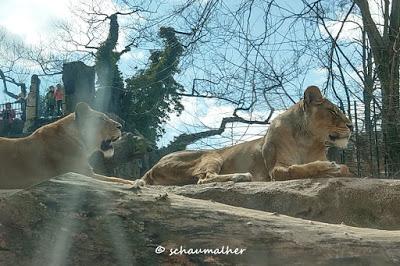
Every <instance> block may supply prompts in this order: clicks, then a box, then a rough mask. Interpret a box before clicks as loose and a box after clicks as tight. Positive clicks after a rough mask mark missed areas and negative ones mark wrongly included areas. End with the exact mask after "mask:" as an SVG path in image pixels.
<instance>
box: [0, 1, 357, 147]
mask: <svg viewBox="0 0 400 266" xmlns="http://www.w3.org/2000/svg"><path fill="white" fill-rule="evenodd" d="M173 2H178V1H173ZM203 2H204V1H203ZM237 2H238V1H232V2H229V3H232V5H235V3H237ZM280 3H281V4H282V5H286V7H287V8H289V9H293V10H294V9H296V8H299V7H300V6H299V2H293V1H280ZM1 5H2V8H1V9H0V26H2V27H4V28H5V29H6V30H7V31H8V32H10V33H11V34H14V35H15V36H17V37H18V38H21V40H23V41H24V42H25V43H26V44H27V45H34V46H44V45H47V46H50V47H51V46H52V44H53V43H52V42H54V40H56V41H57V36H56V35H55V32H56V30H55V27H54V24H55V23H57V22H60V21H65V20H69V21H71V19H72V18H73V17H74V16H73V14H72V13H71V8H72V7H75V8H76V7H79V6H80V5H81V0H57V1H55V0H2V4H1ZM297 5H298V6H297ZM113 6H114V4H113V3H112V0H104V1H102V5H101V9H102V10H104V12H106V13H111V12H112V10H113ZM225 10H229V6H226V7H225ZM255 12H258V13H256V15H255V16H254V17H253V18H252V20H251V21H250V24H251V25H252V29H251V30H252V33H253V34H254V35H257V33H259V32H262V30H263V26H264V25H263V24H261V22H262V21H261V20H260V19H261V18H262V15H263V13H262V12H261V11H260V10H259V11H255ZM72 23H73V24H74V26H77V27H79V26H81V23H82V22H80V21H79V20H77V19H75V20H72ZM122 24H123V22H122ZM271 26H273V25H271ZM330 26H331V27H332V32H334V31H335V29H336V28H337V25H336V24H334V23H333V24H332V25H330ZM285 27H286V26H285ZM285 27H284V29H285ZM292 27H293V28H289V25H288V26H287V31H288V32H289V31H290V30H291V31H293V32H294V33H293V34H296V33H295V32H296V30H301V29H300V28H299V29H296V27H302V25H294V26H292ZM344 32H345V37H346V38H351V37H352V36H354V32H352V30H351V25H349V26H348V28H346V29H345V31H344ZM299 34H300V33H299ZM346 34H347V35H346ZM125 37H126V36H125V35H124V33H123V32H122V34H121V36H120V47H119V48H121V47H123V45H124V41H125ZM274 38H275V40H276V41H277V42H279V41H282V40H285V38H286V36H283V34H281V35H276V37H274ZM273 47H274V48H275V52H270V51H269V54H268V56H270V57H271V60H275V61H277V62H278V63H280V65H281V66H282V68H284V67H285V62H286V65H289V64H290V63H291V60H292V59H291V55H290V54H289V52H286V49H287V48H288V47H285V45H284V44H283V45H282V44H280V45H276V46H273ZM149 48H152V47H144V46H141V47H139V48H138V49H134V50H133V51H132V52H130V53H128V54H126V55H125V56H124V57H123V58H122V59H121V61H120V67H121V69H122V71H123V72H124V73H125V74H126V75H132V74H133V71H134V69H133V68H134V67H135V66H138V65H141V64H142V65H143V64H144V63H145V62H146V60H147V56H148V51H149V50H148V49H149ZM238 48H239V49H242V46H241V44H240V43H238V42H237V43H234V44H233V46H232V50H231V51H232V52H231V54H226V56H227V57H228V58H229V59H230V60H232V61H235V60H240V59H238V52H237V50H235V49H238ZM244 48H245V47H243V49H244ZM210 49H215V50H218V47H211V46H210ZM214 52H215V51H214ZM251 56H254V54H253V55H251ZM195 59H196V60H197V59H198V58H195ZM285 60H286V61H285ZM305 60H307V57H305ZM200 61H201V60H198V61H194V62H195V64H197V63H198V65H196V66H195V65H190V64H189V65H188V63H187V62H186V63H185V62H184V63H183V67H184V68H185V69H184V71H183V73H181V74H180V75H178V76H177V77H176V78H177V79H178V80H179V81H180V82H181V83H182V84H184V85H185V86H186V87H187V88H190V85H191V80H193V78H195V77H199V76H202V75H206V74H205V73H206V72H205V71H204V73H202V69H205V70H210V72H213V71H215V72H217V71H218V70H217V68H216V66H209V65H201V63H199V62H200ZM196 62H197V63H196ZM238 62H239V61H238ZM303 63H304V64H307V62H303ZM309 65H310V69H309V70H308V72H307V73H306V74H305V75H303V76H302V77H301V79H298V80H293V82H292V83H290V84H288V85H287V86H288V88H290V94H291V95H292V97H293V98H294V99H295V100H296V101H297V100H299V98H300V97H301V94H302V91H303V90H304V88H305V87H306V86H308V85H311V84H313V85H318V86H321V87H322V86H323V85H324V82H325V81H326V71H325V70H324V69H322V68H319V67H317V65H318V63H317V62H309ZM216 77H217V76H216ZM19 78H20V79H21V80H22V81H25V82H27V81H28V80H29V75H26V76H25V77H24V76H23V75H20V76H19ZM23 79H25V80H23ZM60 81H61V76H53V77H50V78H49V77H42V85H43V86H42V89H43V88H46V87H48V86H49V85H50V84H51V83H58V82H60ZM27 83H28V82H27ZM236 85H237V84H236ZM10 88H12V87H11V86H10ZM5 100H7V97H5V96H4V95H2V94H1V93H0V101H1V102H3V101H5ZM278 100H279V99H278ZM183 103H184V105H185V109H186V110H185V111H184V112H183V114H182V115H181V116H180V117H177V116H175V115H172V116H171V121H169V122H168V123H167V124H166V131H167V134H166V135H165V136H164V137H163V138H162V139H161V140H160V142H159V145H166V144H167V143H168V142H169V141H170V140H171V139H172V138H173V136H176V135H178V134H180V133H182V132H196V131H202V130H204V129H206V128H207V127H211V128H213V127H218V126H219V124H220V121H221V119H222V117H224V116H230V115H231V114H232V112H233V106H231V105H226V104H223V103H221V102H217V101H215V100H208V101H205V100H201V99H194V98H185V99H184V100H183ZM277 106H280V108H284V106H283V105H282V104H277ZM268 111H269V110H268V108H266V107H263V106H258V107H257V108H256V109H255V110H254V111H253V112H252V113H250V114H243V115H244V116H246V117H248V118H253V119H254V118H259V119H260V118H262V117H264V118H265V116H266V115H267V114H268V113H269V112H268ZM265 131H266V126H254V125H253V126H248V125H243V124H234V125H232V128H231V129H228V130H226V132H225V134H224V135H223V136H221V137H215V138H213V139H210V140H202V141H201V142H199V143H197V144H196V145H193V146H192V147H193V148H196V147H215V146H224V145H230V144H235V143H237V142H238V141H243V140H249V139H252V138H255V137H257V136H262V135H263V134H264V133H265Z"/></svg>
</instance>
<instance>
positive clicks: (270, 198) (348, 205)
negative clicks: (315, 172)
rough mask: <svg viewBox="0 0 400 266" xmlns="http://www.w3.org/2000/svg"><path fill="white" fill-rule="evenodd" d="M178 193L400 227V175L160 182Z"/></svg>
mask: <svg viewBox="0 0 400 266" xmlns="http://www.w3.org/2000/svg"><path fill="white" fill-rule="evenodd" d="M160 189H165V190H166V191H170V192H173V193H176V194H179V195H183V196H187V197H191V198H198V199H212V200H215V201H217V202H221V203H225V204H229V205H233V206H240V207H244V208H251V209H256V210H262V211H269V212H278V213H282V214H286V215H290V216H294V217H299V218H304V219H308V220H317V221H322V222H327V223H335V224H341V223H344V224H346V225H352V226H358V227H370V228H380V229H400V204H399V203H400V180H391V179H390V180H389V179H366V178H329V179H327V178H320V179H305V180H291V181H284V182H251V183H236V184H234V183H232V182H229V183H211V184H204V185H190V186H184V187H160Z"/></svg>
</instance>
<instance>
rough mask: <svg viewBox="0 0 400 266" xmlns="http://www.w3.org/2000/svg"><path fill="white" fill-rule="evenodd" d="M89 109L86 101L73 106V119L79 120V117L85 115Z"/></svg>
mask: <svg viewBox="0 0 400 266" xmlns="http://www.w3.org/2000/svg"><path fill="white" fill-rule="evenodd" d="M89 111H90V107H89V105H88V104H87V103H84V102H80V103H78V104H77V105H76V107H75V120H76V121H79V119H80V118H82V117H85V116H86V115H87V114H88V113H89Z"/></svg>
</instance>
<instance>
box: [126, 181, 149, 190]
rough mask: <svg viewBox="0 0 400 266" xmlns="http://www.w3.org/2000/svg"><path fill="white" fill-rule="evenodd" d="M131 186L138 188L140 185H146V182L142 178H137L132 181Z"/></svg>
mask: <svg viewBox="0 0 400 266" xmlns="http://www.w3.org/2000/svg"><path fill="white" fill-rule="evenodd" d="M131 185H132V186H131V187H130V188H129V189H137V188H140V187H143V186H144V185H146V183H145V182H144V181H143V180H142V179H137V180H134V181H131Z"/></svg>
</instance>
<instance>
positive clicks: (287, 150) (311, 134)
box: [142, 86, 352, 185]
mask: <svg viewBox="0 0 400 266" xmlns="http://www.w3.org/2000/svg"><path fill="white" fill-rule="evenodd" d="M351 127H352V126H351V122H350V120H349V119H348V118H347V117H346V116H345V115H344V114H343V113H342V112H341V111H340V110H339V109H338V108H337V107H336V106H335V105H334V104H332V103H331V102H329V101H328V100H327V99H325V98H323V97H322V95H321V93H320V91H319V89H318V88H317V87H315V86H310V87H308V88H307V90H306V91H305V93H304V99H303V100H301V101H300V102H298V103H297V104H295V105H293V106H292V107H291V108H290V109H288V110H287V111H285V112H284V113H282V114H281V115H279V116H278V117H277V118H276V119H274V121H273V122H272V123H271V125H270V127H269V129H268V132H267V134H266V136H265V137H264V138H259V139H256V140H253V141H249V142H245V143H241V144H238V145H234V146H231V147H227V148H223V149H218V150H203V151H180V152H175V153H172V154H169V155H167V156H165V157H163V158H161V160H160V161H159V162H158V163H157V164H156V165H154V167H153V168H152V169H150V170H149V171H148V172H147V173H146V174H145V175H144V176H143V177H142V181H144V183H146V184H161V185H184V184H193V183H199V184H201V183H209V182H215V181H222V182H223V181H235V182H237V181H250V180H253V181H270V180H290V179H300V178H313V177H328V176H346V175H350V173H349V171H348V168H347V166H345V165H337V164H336V163H334V162H329V161H327V158H326V150H327V145H334V146H341V147H342V148H343V146H345V145H347V142H348V139H349V137H350V128H351Z"/></svg>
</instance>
